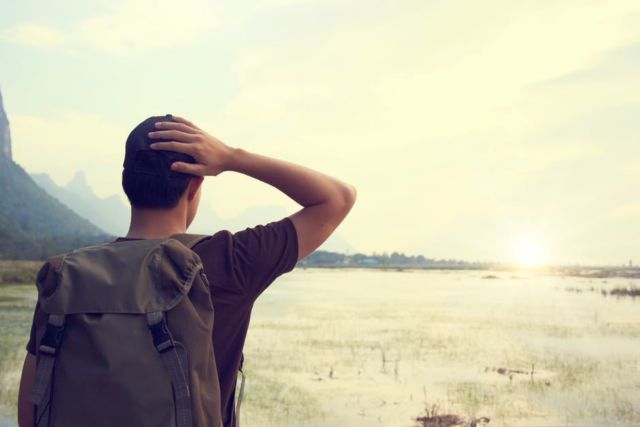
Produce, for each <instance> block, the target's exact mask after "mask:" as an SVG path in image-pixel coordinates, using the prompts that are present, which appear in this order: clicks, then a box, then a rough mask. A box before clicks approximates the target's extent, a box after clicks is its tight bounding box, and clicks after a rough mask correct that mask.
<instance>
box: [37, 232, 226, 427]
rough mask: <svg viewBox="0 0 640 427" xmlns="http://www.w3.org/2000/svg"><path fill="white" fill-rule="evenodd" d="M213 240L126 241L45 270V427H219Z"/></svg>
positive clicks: (40, 349)
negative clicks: (200, 249) (204, 245)
mask: <svg viewBox="0 0 640 427" xmlns="http://www.w3.org/2000/svg"><path fill="white" fill-rule="evenodd" d="M205 237H207V236H205V235H196V234H175V235H172V236H171V237H169V238H166V239H141V240H125V241H120V242H111V243H105V244H102V245H95V246H89V247H85V248H81V249H77V250H74V251H71V252H68V253H66V254H63V255H58V256H55V257H51V258H49V259H48V260H47V262H46V263H45V264H44V265H43V267H42V268H41V269H40V271H39V273H38V278H37V287H38V301H39V304H40V308H41V309H42V311H43V312H44V313H45V314H47V316H42V318H44V320H43V321H42V322H40V321H38V322H36V324H35V325H34V327H35V335H36V343H37V344H38V345H37V367H36V377H35V381H34V384H33V388H32V390H31V393H30V395H29V400H30V401H31V402H32V403H34V405H35V414H34V415H35V425H36V426H38V427H76V426H83V427H84V426H92V427H103V426H104V427H107V426H109V427H112V426H136V427H147V426H148V427H195V426H198V427H220V426H222V420H221V412H220V386H219V383H218V373H217V369H216V363H215V357H214V354H213V346H212V329H213V321H214V312H213V304H212V300H211V295H210V291H209V289H210V288H209V282H208V279H207V277H206V275H205V273H204V270H203V265H202V261H201V259H200V257H199V256H198V254H196V253H195V252H194V251H193V250H191V248H192V247H193V246H194V245H195V244H196V243H198V242H199V241H200V240H202V239H203V238H205Z"/></svg>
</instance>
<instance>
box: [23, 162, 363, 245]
mask: <svg viewBox="0 0 640 427" xmlns="http://www.w3.org/2000/svg"><path fill="white" fill-rule="evenodd" d="M31 177H32V178H33V180H34V181H35V182H36V183H37V184H38V185H39V186H40V187H42V188H43V189H44V190H45V191H47V193H49V194H50V195H51V196H53V197H55V198H56V199H58V200H59V201H61V202H62V203H64V204H65V205H67V206H68V207H70V208H71V209H72V210H74V211H75V212H76V213H78V214H79V215H81V216H82V217H84V218H88V219H89V220H91V222H93V223H94V224H96V225H97V226H98V227H100V228H102V229H103V230H105V231H107V232H109V233H112V234H114V235H116V236H123V235H125V234H126V233H127V230H128V228H129V217H130V207H129V205H128V204H127V205H125V204H124V203H122V200H121V198H120V197H118V196H117V195H111V196H108V197H105V198H102V197H98V196H97V195H96V194H95V192H94V191H93V189H92V188H91V186H90V184H89V183H88V182H87V178H86V175H85V173H84V172H83V171H79V172H77V173H76V174H75V175H74V176H73V177H72V178H71V180H70V181H69V182H68V183H67V184H66V185H64V186H62V185H58V184H56V183H55V182H54V181H53V180H52V179H51V177H50V176H49V175H48V174H46V173H37V174H31ZM287 215H288V212H287V210H286V209H284V208H283V207H282V206H277V205H275V206H272V205H266V206H251V207H249V208H247V209H246V210H244V211H243V212H242V213H240V214H239V215H236V216H234V217H231V218H227V219H223V218H221V217H220V216H219V215H218V214H217V213H216V211H215V210H214V209H213V208H212V207H211V205H210V204H209V203H207V202H206V201H205V200H203V201H201V202H200V207H199V208H198V214H197V215H196V218H195V219H194V222H193V224H192V225H191V227H189V232H190V233H202V234H213V233H215V232H216V231H218V230H229V231H231V232H235V231H240V230H243V229H244V228H246V227H253V226H255V225H257V224H266V223H267V222H270V221H274V220H279V219H281V218H283V217H284V216H287ZM321 248H322V249H323V250H328V251H335V252H347V253H353V252H354V248H353V247H352V246H351V245H350V244H349V243H348V242H346V241H345V240H344V239H343V238H341V237H340V236H339V235H336V234H334V235H332V236H331V237H330V238H329V239H328V240H327V241H326V242H325V243H324V244H323V245H322V246H321Z"/></svg>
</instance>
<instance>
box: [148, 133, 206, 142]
mask: <svg viewBox="0 0 640 427" xmlns="http://www.w3.org/2000/svg"><path fill="white" fill-rule="evenodd" d="M149 138H153V139H173V140H176V141H180V142H196V135H195V134H193V133H186V132H182V131H179V130H156V131H153V132H149Z"/></svg>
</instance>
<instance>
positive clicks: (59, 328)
mask: <svg viewBox="0 0 640 427" xmlns="http://www.w3.org/2000/svg"><path fill="white" fill-rule="evenodd" d="M64 321H65V315H64V314H50V315H49V318H48V319H47V326H46V329H45V332H44V336H43V337H42V339H41V340H40V347H39V348H38V356H39V360H38V364H37V367H36V376H35V379H34V382H33V386H32V388H31V392H30V393H29V398H28V399H29V401H30V402H31V403H33V404H34V405H36V408H37V409H36V421H35V425H36V426H38V427H47V426H48V425H49V413H50V405H49V403H50V399H51V393H50V390H51V377H52V376H53V368H54V366H55V362H56V356H57V355H58V348H59V347H60V342H61V341H62V333H63V331H64Z"/></svg>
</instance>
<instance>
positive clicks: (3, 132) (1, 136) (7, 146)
mask: <svg viewBox="0 0 640 427" xmlns="http://www.w3.org/2000/svg"><path fill="white" fill-rule="evenodd" d="M0 156H2V157H4V158H7V159H9V160H12V158H11V132H10V131H9V118H8V117H7V112H6V111H4V103H3V101H2V92H0Z"/></svg>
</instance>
